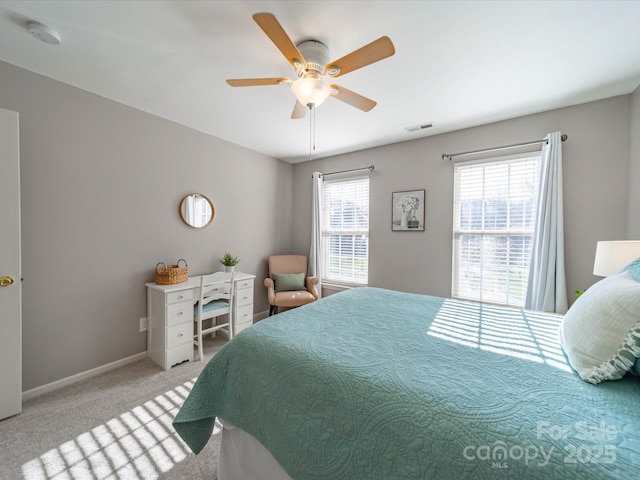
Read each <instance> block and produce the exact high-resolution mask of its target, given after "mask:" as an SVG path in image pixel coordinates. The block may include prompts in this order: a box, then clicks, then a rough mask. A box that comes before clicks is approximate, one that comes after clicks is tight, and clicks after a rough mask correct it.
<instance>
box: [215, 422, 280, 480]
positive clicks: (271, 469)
mask: <svg viewBox="0 0 640 480" xmlns="http://www.w3.org/2000/svg"><path fill="white" fill-rule="evenodd" d="M218 420H219V422H220V424H221V425H222V437H221V440H220V453H219V454H218V480H247V479H248V478H268V479H270V480H291V477H290V476H289V475H287V472H285V471H284V470H283V469H282V467H281V466H280V464H278V462H276V460H275V458H273V456H272V455H271V453H269V451H268V450H267V449H266V448H264V447H263V446H262V444H261V443H260V442H259V441H258V440H256V439H255V437H254V436H253V435H250V434H248V433H247V432H245V431H244V430H242V429H241V428H238V427H236V426H235V425H233V424H232V423H231V422H228V421H226V420H223V419H218Z"/></svg>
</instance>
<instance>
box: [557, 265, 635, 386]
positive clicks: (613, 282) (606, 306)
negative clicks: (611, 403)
mask: <svg viewBox="0 0 640 480" xmlns="http://www.w3.org/2000/svg"><path fill="white" fill-rule="evenodd" d="M560 340H561V343H562V348H563V349H564V352H565V354H566V356H567V358H568V359H569V362H570V363H571V366H572V367H573V369H574V370H575V371H576V372H577V373H578V375H579V376H580V378H582V379H583V380H585V381H587V382H590V383H594V384H595V383H600V382H602V381H605V380H617V379H619V378H622V377H623V376H624V375H625V373H626V372H627V371H628V370H629V369H630V368H631V367H632V366H633V364H634V363H635V361H636V359H637V358H640V283H639V282H638V281H637V280H636V279H635V278H634V277H633V275H632V274H631V273H630V272H622V273H618V274H616V275H612V276H610V277H607V278H605V279H603V280H600V281H599V282H597V283H596V284H595V285H593V286H592V287H590V288H589V289H587V291H586V292H584V293H583V294H582V295H580V297H578V299H577V300H576V301H575V303H574V304H573V305H572V306H571V308H570V309H569V311H568V312H567V314H566V315H565V317H564V319H563V321H562V324H561V326H560Z"/></svg>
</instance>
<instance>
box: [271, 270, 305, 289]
mask: <svg viewBox="0 0 640 480" xmlns="http://www.w3.org/2000/svg"><path fill="white" fill-rule="evenodd" d="M271 276H272V277H273V281H274V282H275V287H274V290H275V291H276V292H290V291H293V290H306V289H307V288H306V287H305V286H304V277H305V274H304V273H272V274H271Z"/></svg>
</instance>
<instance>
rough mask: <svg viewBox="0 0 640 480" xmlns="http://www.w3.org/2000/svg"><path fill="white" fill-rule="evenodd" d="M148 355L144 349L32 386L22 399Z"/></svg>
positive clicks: (93, 375) (37, 395)
mask: <svg viewBox="0 0 640 480" xmlns="http://www.w3.org/2000/svg"><path fill="white" fill-rule="evenodd" d="M146 357H147V352H146V351H144V352H141V353H137V354H135V355H131V356H130V357H126V358H122V359H120V360H116V361H115V362H111V363H107V364H106V365H102V366H101V367H96V368H92V369H91V370H87V371H86V372H80V373H76V374H75V375H71V376H70V377H67V378H63V379H61V380H56V381H55V382H51V383H47V384H46V385H42V386H40V387H36V388H32V389H31V390H27V391H25V392H22V401H23V402H26V401H27V400H31V399H32V398H35V397H39V396H40V395H44V394H45V393H49V392H52V391H53V390H57V389H58V388H62V387H66V386H69V385H71V384H73V383H76V382H79V381H81V380H86V379H87V378H91V377H95V376H96V375H100V374H101V373H106V372H109V371H111V370H115V369H116V368H120V367H124V366H125V365H128V364H129V363H133V362H137V361H138V360H142V359H143V358H146Z"/></svg>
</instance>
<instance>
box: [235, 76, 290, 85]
mask: <svg viewBox="0 0 640 480" xmlns="http://www.w3.org/2000/svg"><path fill="white" fill-rule="evenodd" d="M227 83H228V84H229V85H231V86H232V87H256V86H260V85H283V84H285V83H291V79H290V78H286V77H281V78H232V79H229V80H227Z"/></svg>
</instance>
